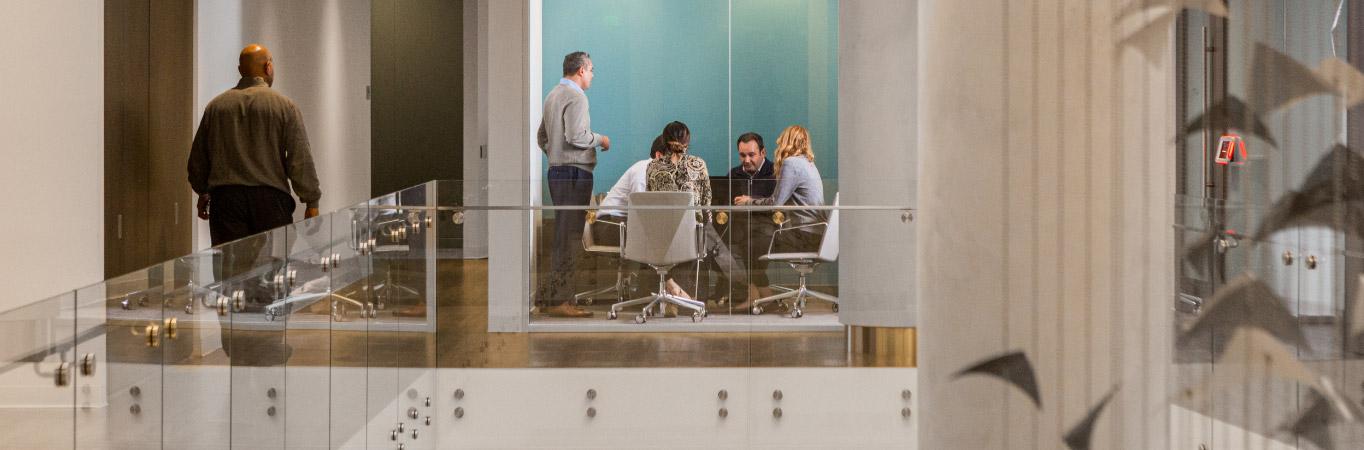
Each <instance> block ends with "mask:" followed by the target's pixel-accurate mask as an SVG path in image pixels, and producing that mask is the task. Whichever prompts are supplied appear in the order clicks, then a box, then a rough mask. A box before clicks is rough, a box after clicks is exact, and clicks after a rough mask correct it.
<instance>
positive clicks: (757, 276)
mask: <svg viewBox="0 0 1364 450" xmlns="http://www.w3.org/2000/svg"><path fill="white" fill-rule="evenodd" d="M773 233H775V234H776V240H774V241H768V240H764V241H762V242H753V244H754V245H755V246H756V245H758V244H761V245H762V247H761V249H759V248H754V249H753V252H752V255H753V260H752V261H753V263H752V265H751V266H750V267H752V268H753V272H752V273H753V275H752V278H751V279H752V281H753V284H754V285H755V286H758V287H767V286H770V285H771V284H772V283H771V281H770V280H768V279H767V262H765V261H759V260H758V258H760V257H762V256H763V255H766V254H767V253H768V251H767V247H768V246H769V245H770V246H771V247H772V253H795V252H813V251H816V250H818V249H819V241H820V237H821V235H820V234H819V233H818V232H816V233H811V232H807V231H803V230H792V231H783V232H781V233H776V225H774V224H772V223H771V222H766V223H763V222H762V221H760V222H757V223H755V224H754V234H755V236H772V235H773ZM768 239H771V238H770V237H769V238H768Z"/></svg>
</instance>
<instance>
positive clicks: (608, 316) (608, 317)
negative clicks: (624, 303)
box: [606, 310, 616, 320]
mask: <svg viewBox="0 0 1364 450" xmlns="http://www.w3.org/2000/svg"><path fill="white" fill-rule="evenodd" d="M606 320H616V311H615V310H611V311H607V312H606Z"/></svg>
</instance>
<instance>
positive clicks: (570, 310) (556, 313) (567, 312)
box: [545, 303, 592, 318]
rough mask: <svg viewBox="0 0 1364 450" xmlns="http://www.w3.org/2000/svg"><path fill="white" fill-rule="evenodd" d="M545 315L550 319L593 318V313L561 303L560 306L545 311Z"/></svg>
mask: <svg viewBox="0 0 1364 450" xmlns="http://www.w3.org/2000/svg"><path fill="white" fill-rule="evenodd" d="M545 314H548V315H549V316H550V317H574V318H578V317H592V311H588V310H585V309H581V308H578V307H576V306H573V305H570V304H568V303H560V304H559V306H554V307H551V308H547V309H545Z"/></svg>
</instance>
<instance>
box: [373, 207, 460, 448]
mask: <svg viewBox="0 0 1364 450" xmlns="http://www.w3.org/2000/svg"><path fill="white" fill-rule="evenodd" d="M437 185H438V183H435V182H429V183H424V184H422V185H418V186H414V187H411V188H408V189H404V190H403V191H400V192H399V193H398V195H397V196H396V200H397V205H396V206H397V207H398V213H399V214H400V215H401V216H402V217H405V218H406V220H405V227H406V229H405V231H403V235H402V236H400V238H401V239H399V240H396V241H394V244H395V248H393V249H392V250H390V251H386V252H376V254H375V255H376V260H379V265H378V267H380V268H381V269H382V270H384V271H387V272H389V273H390V274H391V276H390V275H386V276H385V279H386V280H393V283H394V286H393V287H394V288H395V290H392V291H389V292H390V293H392V294H393V295H392V297H390V298H391V299H392V300H391V302H390V303H392V304H393V305H394V308H393V309H392V315H393V320H394V321H395V322H396V323H397V324H398V325H399V327H398V329H397V331H398V334H397V343H398V347H397V349H396V350H397V352H396V353H397V357H398V387H399V391H398V392H397V393H396V395H395V398H396V402H395V407H396V410H397V411H398V422H397V423H399V424H401V425H400V427H401V428H402V431H401V432H400V433H399V434H400V436H399V439H398V443H400V444H404V447H405V448H413V449H428V448H439V447H437V446H435V444H436V443H437V435H436V433H435V432H434V431H435V430H434V429H433V428H432V424H434V418H432V416H437V414H436V411H435V409H434V408H433V406H434V404H435V396H436V394H435V392H434V388H435V377H434V373H433V371H434V369H435V359H436V340H435V337H436V326H435V325H436V323H437V320H438V317H439V309H438V308H437V301H436V294H437V290H436V289H437V288H436V286H437V285H436V281H437V278H438V276H439V274H438V265H437V248H438V242H439V241H440V236H442V231H443V230H442V229H443V228H445V226H446V224H448V223H450V222H443V223H442V222H439V221H438V220H437V219H438V217H439V216H440V214H438V211H437V210H436V205H437V198H438V195H439V192H438V189H437ZM409 293H410V295H409ZM429 418H430V419H429ZM428 419H429V420H428Z"/></svg>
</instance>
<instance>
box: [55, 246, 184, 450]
mask: <svg viewBox="0 0 1364 450" xmlns="http://www.w3.org/2000/svg"><path fill="white" fill-rule="evenodd" d="M168 267H173V264H170V263H162V264H158V265H154V266H151V267H148V268H146V269H143V270H139V271H136V272H133V273H129V274H126V275H123V276H119V277H116V278H112V279H109V280H105V281H103V282H100V283H98V284H95V285H93V286H89V287H85V288H82V289H80V290H79V291H77V293H76V297H77V300H78V301H79V302H80V308H79V309H80V311H81V312H82V316H83V317H88V318H89V320H87V321H86V322H89V323H90V326H92V327H102V328H103V332H104V334H103V335H104V338H105V341H104V345H103V348H104V350H105V352H106V353H107V354H106V355H105V356H106V357H105V358H103V359H102V361H103V364H99V363H98V362H97V364H96V365H95V377H96V380H95V381H94V382H95V383H100V382H102V384H103V385H104V386H103V389H102V390H103V391H104V392H105V393H106V394H105V396H104V397H103V399H102V400H104V406H103V407H102V408H99V409H90V410H84V411H83V412H91V413H94V414H91V415H88V416H86V415H83V416H82V419H89V422H88V423H85V422H84V421H83V423H82V425H89V427H88V428H90V429H88V430H86V429H84V428H87V427H84V426H83V427H82V428H83V429H82V430H81V432H80V435H81V439H82V440H84V439H87V438H89V439H91V441H89V442H83V443H84V444H92V443H102V442H109V443H114V444H115V446H124V447H126V448H159V447H160V446H161V445H162V440H163V432H164V430H165V421H166V418H167V415H166V414H167V411H166V408H165V405H166V398H167V392H166V384H165V380H164V373H163V364H164V363H165V360H166V352H167V350H168V349H170V350H171V355H183V354H184V353H185V351H186V348H187V347H185V346H184V345H182V344H181V343H179V342H174V341H172V339H170V337H171V336H172V334H173V333H172V331H176V329H175V327H176V326H178V325H179V323H178V320H175V321H171V320H168V319H167V317H166V314H165V309H164V308H163V306H162V305H163V304H164V303H166V302H168V301H170V300H171V295H170V294H171V291H172V290H173V286H174V280H173V275H172V274H171V273H169V269H168ZM168 287H171V289H168ZM175 336H176V337H178V336H179V335H178V334H175ZM87 353H95V354H96V355H97V358H98V353H97V352H87ZM98 378H102V379H98ZM92 388H93V386H92ZM173 394H174V392H173V391H172V395H173ZM99 400H100V399H95V400H94V401H99ZM101 431H102V432H101ZM101 445H102V444H101Z"/></svg>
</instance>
